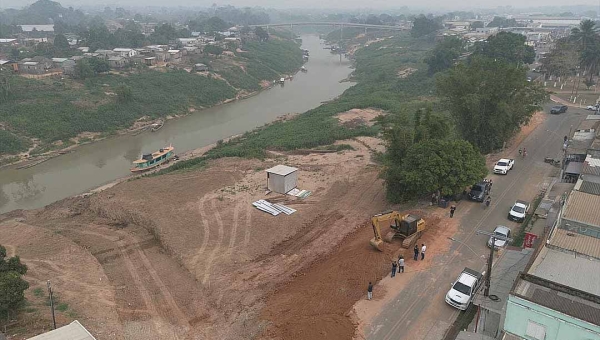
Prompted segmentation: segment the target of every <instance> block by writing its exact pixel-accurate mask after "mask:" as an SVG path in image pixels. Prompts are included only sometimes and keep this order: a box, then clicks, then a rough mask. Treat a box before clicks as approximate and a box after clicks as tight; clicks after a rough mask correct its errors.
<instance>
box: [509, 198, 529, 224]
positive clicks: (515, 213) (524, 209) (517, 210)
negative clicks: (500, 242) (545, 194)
mask: <svg viewBox="0 0 600 340" xmlns="http://www.w3.org/2000/svg"><path fill="white" fill-rule="evenodd" d="M528 212H529V202H526V201H520V200H517V201H516V202H515V204H513V206H512V208H510V211H509V212H508V219H509V220H511V221H515V222H523V221H524V220H525V216H526V215H527V213H528Z"/></svg>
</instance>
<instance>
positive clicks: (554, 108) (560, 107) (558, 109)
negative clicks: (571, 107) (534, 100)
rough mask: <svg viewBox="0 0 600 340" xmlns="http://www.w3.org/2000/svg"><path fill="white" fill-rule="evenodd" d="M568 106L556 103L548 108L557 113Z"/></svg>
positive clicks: (563, 111) (564, 110) (562, 111)
mask: <svg viewBox="0 0 600 340" xmlns="http://www.w3.org/2000/svg"><path fill="white" fill-rule="evenodd" d="M567 109H568V107H567V106H566V105H556V106H553V107H552V108H550V113H552V114H559V113H565V112H567Z"/></svg>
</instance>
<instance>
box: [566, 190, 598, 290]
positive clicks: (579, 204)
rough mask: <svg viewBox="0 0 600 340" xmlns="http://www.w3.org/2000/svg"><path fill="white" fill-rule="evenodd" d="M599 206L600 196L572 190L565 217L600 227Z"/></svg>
mask: <svg viewBox="0 0 600 340" xmlns="http://www.w3.org/2000/svg"><path fill="white" fill-rule="evenodd" d="M598 207H600V196H597V195H592V194H588V193H585V192H581V191H572V192H571V194H570V195H569V198H568V199H567V203H566V204H565V209H564V212H563V219H568V220H572V221H577V222H581V223H585V224H589V225H593V226H597V227H600V211H599V210H598ZM599 282H600V281H599ZM599 286H600V285H599Z"/></svg>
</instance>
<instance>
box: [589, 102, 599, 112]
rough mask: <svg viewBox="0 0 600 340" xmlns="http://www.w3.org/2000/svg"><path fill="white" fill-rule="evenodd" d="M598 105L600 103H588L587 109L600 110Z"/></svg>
mask: <svg viewBox="0 0 600 340" xmlns="http://www.w3.org/2000/svg"><path fill="white" fill-rule="evenodd" d="M598 106H599V105H598V104H596V105H588V107H587V110H590V111H598Z"/></svg>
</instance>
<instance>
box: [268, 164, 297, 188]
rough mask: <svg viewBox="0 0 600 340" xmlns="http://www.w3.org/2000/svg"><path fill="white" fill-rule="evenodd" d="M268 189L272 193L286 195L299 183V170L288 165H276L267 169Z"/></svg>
mask: <svg viewBox="0 0 600 340" xmlns="http://www.w3.org/2000/svg"><path fill="white" fill-rule="evenodd" d="M266 171H267V188H268V189H269V190H271V191H274V192H277V193H280V194H286V193H287V192H289V191H290V190H292V189H294V188H295V187H296V185H297V183H298V169H297V168H293V167H291V166H287V165H276V166H274V167H272V168H270V169H267V170H266Z"/></svg>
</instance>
